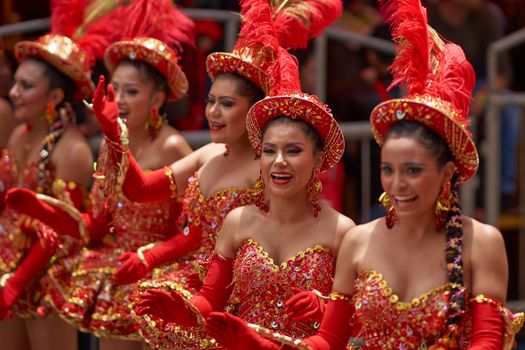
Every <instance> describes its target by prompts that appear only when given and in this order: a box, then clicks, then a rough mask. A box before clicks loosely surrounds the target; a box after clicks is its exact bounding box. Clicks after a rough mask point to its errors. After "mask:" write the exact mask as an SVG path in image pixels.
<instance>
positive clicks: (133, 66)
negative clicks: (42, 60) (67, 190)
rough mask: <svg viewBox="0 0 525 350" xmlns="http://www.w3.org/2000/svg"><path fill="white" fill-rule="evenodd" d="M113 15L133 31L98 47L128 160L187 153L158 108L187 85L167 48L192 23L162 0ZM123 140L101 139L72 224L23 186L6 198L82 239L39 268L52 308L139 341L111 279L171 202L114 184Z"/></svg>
mask: <svg viewBox="0 0 525 350" xmlns="http://www.w3.org/2000/svg"><path fill="white" fill-rule="evenodd" d="M153 5H154V6H153ZM122 17H124V18H126V20H127V21H128V22H127V23H128V26H127V27H125V28H123V31H122V33H123V34H122V35H123V36H124V37H130V38H134V39H131V40H121V41H118V42H115V43H113V44H112V45H110V46H109V47H108V48H107V49H106V51H105V63H106V67H107V68H108V70H109V71H110V73H111V75H112V84H113V85H114V86H115V90H116V91H113V95H112V96H111V99H112V104H113V106H114V108H116V109H117V110H118V111H119V113H120V115H121V116H122V117H123V119H124V120H125V129H126V135H122V136H123V137H125V138H126V139H127V143H126V145H125V147H127V148H128V149H129V152H130V153H131V154H134V155H135V158H136V159H137V164H138V165H137V166H139V167H141V168H143V169H152V170H155V169H159V168H161V167H162V166H163V165H164V164H167V163H168V164H169V163H171V162H173V161H176V160H178V159H180V158H183V157H184V156H186V155H188V154H189V153H190V152H191V149H190V147H189V146H188V144H187V143H186V141H185V140H184V139H183V138H182V136H181V135H180V134H179V133H178V132H177V131H176V130H175V129H173V128H172V127H170V126H169V125H167V124H166V123H164V118H163V116H162V112H163V107H164V105H165V102H166V100H168V99H170V100H176V99H178V98H180V97H181V96H183V95H184V94H185V93H186V91H187V88H188V84H187V80H186V77H185V75H184V73H183V72H182V70H181V69H180V67H179V65H178V63H177V62H178V60H179V57H178V56H177V53H176V52H175V51H174V50H173V49H172V48H170V46H172V47H177V48H180V45H181V44H182V43H185V44H191V42H192V41H191V38H192V28H193V23H192V22H191V21H190V20H189V19H188V18H187V17H186V16H184V15H183V14H182V13H180V12H179V11H178V10H176V8H175V7H174V6H173V4H172V2H171V1H169V0H166V1H161V2H159V1H157V2H156V3H155V4H152V2H150V1H136V2H134V3H133V4H132V5H130V6H129V7H127V8H125V9H124V11H123V15H122ZM168 29H170V30H171V32H168V31H167V30H168ZM154 37H156V38H158V39H163V40H166V41H165V42H164V41H161V40H158V39H156V38H154ZM168 44H170V46H168ZM103 94H104V79H103V78H101V80H100V81H99V86H98V88H97V91H96V92H95V97H94V100H95V101H99V100H100V98H101V96H103ZM123 147H124V146H121V145H117V144H115V143H114V142H112V141H111V140H109V141H108V142H107V143H106V144H104V145H103V147H102V152H101V155H100V157H99V161H98V163H97V165H98V169H97V173H96V174H95V179H96V180H95V184H94V186H93V190H92V192H91V200H92V206H91V207H90V210H89V212H88V213H84V214H80V213H76V219H80V220H81V222H80V224H79V223H78V222H77V221H76V220H74V219H73V217H71V216H70V215H69V214H68V211H64V210H63V209H62V208H61V207H54V206H50V205H49V204H48V203H46V202H45V201H41V200H39V199H38V198H36V197H35V194H34V193H31V192H29V191H23V190H15V191H11V192H10V193H9V199H8V202H9V205H10V206H12V207H14V208H16V209H18V210H19V211H21V212H24V213H26V214H28V215H31V216H32V217H35V218H38V219H39V220H41V221H43V222H44V223H46V224H48V225H49V226H51V227H53V228H54V229H56V231H57V232H59V233H60V234H61V235H70V236H74V237H82V238H85V239H86V243H89V245H88V247H87V248H84V249H83V250H82V252H81V253H80V254H78V255H75V256H73V257H70V258H68V259H63V260H62V261H60V262H59V263H57V264H55V265H54V266H52V267H51V268H50V269H49V271H48V275H49V277H50V280H51V281H50V287H49V291H48V292H49V294H50V297H51V300H52V302H53V303H54V306H55V308H56V309H57V311H58V312H59V314H60V315H61V316H62V317H63V318H64V319H66V320H67V321H68V322H69V323H71V324H73V325H75V326H76V327H77V328H79V329H81V330H84V331H87V332H92V333H95V334H97V335H99V336H102V337H104V338H122V339H126V340H139V339H140V336H139V335H138V332H137V327H136V326H135V322H134V321H133V318H132V316H131V315H130V313H129V308H128V307H127V303H128V299H127V298H128V295H130V293H132V286H123V285H117V284H116V283H115V279H114V274H115V271H116V269H117V268H118V265H119V262H118V256H119V255H120V254H121V253H123V252H126V251H135V250H136V249H137V248H138V247H140V246H143V245H145V244H149V243H152V242H156V241H158V240H164V239H166V238H167V237H169V236H170V235H171V234H172V230H173V222H174V221H176V218H177V216H178V215H179V210H178V207H179V205H178V203H177V201H176V200H173V198H167V199H166V200H159V201H155V202H154V203H134V202H131V201H129V200H128V199H127V198H126V197H125V196H124V195H123V193H122V191H121V188H120V185H121V184H120V183H119V177H121V173H120V172H121V171H125V166H126V164H125V161H126V160H125V157H120V156H119V154H120V152H122V150H121V148H123ZM29 203H31V205H28V204H29ZM51 204H52V203H51ZM62 207H63V206H62ZM69 212H70V211H69ZM79 225H80V226H79ZM110 227H111V228H110ZM101 347H102V348H103V349H105V348H108V349H109V348H111V349H115V348H119V349H120V348H135V347H140V344H137V343H130V342H122V341H118V340H114V339H102V340H101Z"/></svg>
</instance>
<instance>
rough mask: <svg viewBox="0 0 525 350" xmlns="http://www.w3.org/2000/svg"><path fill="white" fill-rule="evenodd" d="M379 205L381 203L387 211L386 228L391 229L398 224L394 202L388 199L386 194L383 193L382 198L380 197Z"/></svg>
mask: <svg viewBox="0 0 525 350" xmlns="http://www.w3.org/2000/svg"><path fill="white" fill-rule="evenodd" d="M379 203H381V205H382V206H383V207H384V208H385V209H386V210H387V213H386V217H385V222H386V227H388V228H389V229H391V228H392V227H394V224H395V223H396V222H397V220H398V217H397V215H396V211H395V209H394V206H393V205H392V202H390V198H388V195H387V194H386V192H383V193H382V194H381V196H379Z"/></svg>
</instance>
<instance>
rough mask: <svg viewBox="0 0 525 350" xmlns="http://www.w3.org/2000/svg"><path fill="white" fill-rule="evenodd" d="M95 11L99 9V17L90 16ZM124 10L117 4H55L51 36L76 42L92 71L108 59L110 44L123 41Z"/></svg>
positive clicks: (68, 0)
mask: <svg viewBox="0 0 525 350" xmlns="http://www.w3.org/2000/svg"><path fill="white" fill-rule="evenodd" d="M99 5H104V6H99ZM92 7H93V8H95V9H96V16H92V15H93V13H91V12H90V11H91V10H92ZM121 10H122V8H121V7H118V2H116V1H115V2H111V1H107V0H105V1H104V2H103V3H101V2H100V1H97V0H52V1H51V31H50V34H56V35H63V36H66V37H68V38H70V39H72V40H74V41H75V42H76V44H77V45H78V46H79V47H80V48H81V49H82V50H83V51H84V53H85V54H86V60H87V65H88V66H90V67H91V66H93V65H94V64H95V61H96V60H97V59H99V58H101V57H102V56H103V55H104V50H105V49H106V47H107V46H108V45H109V44H111V43H112V42H114V41H116V40H119V38H120V36H119V33H120V25H121V22H122V18H121V12H120V11H121Z"/></svg>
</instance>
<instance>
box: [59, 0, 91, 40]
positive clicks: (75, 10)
mask: <svg viewBox="0 0 525 350" xmlns="http://www.w3.org/2000/svg"><path fill="white" fill-rule="evenodd" d="M87 3H88V0H51V3H50V6H51V30H50V34H58V35H63V36H67V37H68V38H71V37H73V34H74V33H75V31H76V30H77V28H78V27H80V26H81V25H82V22H83V19H84V11H85V9H86V6H87Z"/></svg>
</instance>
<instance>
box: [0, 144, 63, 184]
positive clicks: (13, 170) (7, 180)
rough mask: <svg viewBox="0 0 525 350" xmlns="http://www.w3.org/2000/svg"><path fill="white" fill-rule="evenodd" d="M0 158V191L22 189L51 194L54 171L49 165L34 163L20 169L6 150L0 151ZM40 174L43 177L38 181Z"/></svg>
mask: <svg viewBox="0 0 525 350" xmlns="http://www.w3.org/2000/svg"><path fill="white" fill-rule="evenodd" d="M0 157H1V158H0V182H1V183H0V191H1V190H2V189H4V190H7V189H9V188H13V187H22V188H28V189H30V190H33V191H36V192H38V193H44V194H51V189H52V187H53V186H52V184H53V181H54V180H55V171H54V169H53V167H52V166H51V164H50V163H47V164H44V163H39V162H36V161H35V162H31V163H30V164H28V165H27V166H26V167H24V168H21V167H20V166H19V165H18V164H17V162H16V159H15V158H14V157H13V155H12V154H11V153H10V152H9V151H8V150H7V149H3V150H1V151H0ZM40 172H42V174H43V175H44V176H43V178H42V179H39V173H40ZM40 176H42V175H40Z"/></svg>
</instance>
